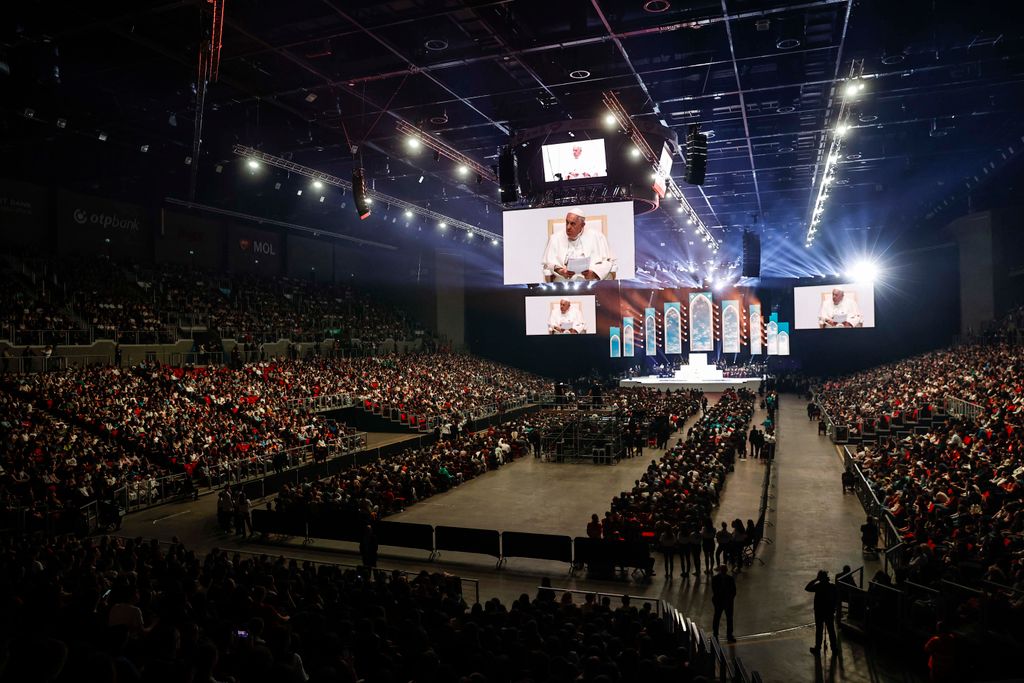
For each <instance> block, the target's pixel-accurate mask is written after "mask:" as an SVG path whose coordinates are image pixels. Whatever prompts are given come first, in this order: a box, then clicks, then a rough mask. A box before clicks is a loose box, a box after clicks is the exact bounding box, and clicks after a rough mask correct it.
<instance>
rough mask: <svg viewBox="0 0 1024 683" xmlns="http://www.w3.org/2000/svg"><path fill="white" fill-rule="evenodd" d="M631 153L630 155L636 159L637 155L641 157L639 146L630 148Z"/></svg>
mask: <svg viewBox="0 0 1024 683" xmlns="http://www.w3.org/2000/svg"><path fill="white" fill-rule="evenodd" d="M629 155H630V156H631V157H633V158H634V159H635V158H636V157H639V156H640V150H639V148H637V147H633V148H632V149H630V150H629Z"/></svg>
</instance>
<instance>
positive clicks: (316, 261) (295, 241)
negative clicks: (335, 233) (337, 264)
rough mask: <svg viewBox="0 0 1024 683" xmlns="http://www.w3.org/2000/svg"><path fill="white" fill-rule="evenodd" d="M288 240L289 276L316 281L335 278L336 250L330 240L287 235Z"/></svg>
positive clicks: (287, 267) (328, 280)
mask: <svg viewBox="0 0 1024 683" xmlns="http://www.w3.org/2000/svg"><path fill="white" fill-rule="evenodd" d="M286 241H287V246H288V253H287V257H286V260H287V266H286V272H287V273H288V276H289V277H294V278H299V279H303V280H314V281H316V282H331V281H333V280H334V250H333V248H332V247H333V245H332V244H331V243H330V242H328V241H326V240H324V239H313V238H310V237H299V236H298V235H287V237H286Z"/></svg>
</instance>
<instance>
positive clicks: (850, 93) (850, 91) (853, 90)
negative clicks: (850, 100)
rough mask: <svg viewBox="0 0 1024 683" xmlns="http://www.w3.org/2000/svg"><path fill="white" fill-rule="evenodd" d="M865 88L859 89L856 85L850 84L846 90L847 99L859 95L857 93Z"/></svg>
mask: <svg viewBox="0 0 1024 683" xmlns="http://www.w3.org/2000/svg"><path fill="white" fill-rule="evenodd" d="M863 87H864V86H863V85H862V86H861V87H860V88H858V87H857V84H856V83H850V84H849V85H847V86H846V90H845V91H844V92H845V93H846V96H847V97H853V96H854V95H856V94H857V91H858V90H860V89H861V88H863Z"/></svg>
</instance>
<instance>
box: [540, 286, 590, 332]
mask: <svg viewBox="0 0 1024 683" xmlns="http://www.w3.org/2000/svg"><path fill="white" fill-rule="evenodd" d="M563 299H564V300H566V301H568V302H569V311H568V312H567V314H566V315H565V316H564V317H563V316H562V315H561V302H562V300H563ZM563 321H564V322H565V325H563V324H561V323H562V322H563ZM574 323H575V324H579V323H582V325H583V330H582V331H580V332H576V333H575V334H597V298H596V297H594V296H593V295H586V296H580V295H573V296H570V295H568V294H567V295H565V296H528V297H526V334H527V335H552V336H559V335H562V334H568V335H574V333H572V332H570V331H569V329H568V328H571V327H572V326H573V324H574ZM552 328H555V331H552Z"/></svg>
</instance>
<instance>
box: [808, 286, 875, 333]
mask: <svg viewBox="0 0 1024 683" xmlns="http://www.w3.org/2000/svg"><path fill="white" fill-rule="evenodd" d="M818 325H819V326H820V327H822V328H830V327H862V326H863V325H864V318H863V317H862V316H861V314H860V306H858V305H857V301H856V300H855V299H854V298H853V297H850V296H846V292H844V291H843V290H841V289H839V288H838V287H836V288H835V289H833V290H832V296H831V298H826V299H825V300H824V301H822V302H821V310H820V311H819V312H818Z"/></svg>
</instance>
